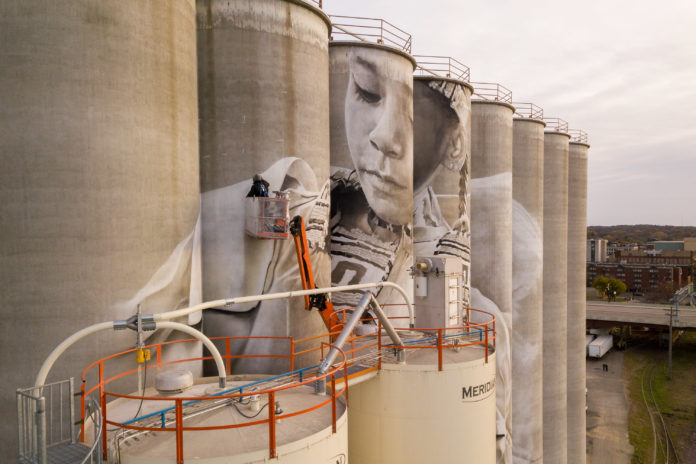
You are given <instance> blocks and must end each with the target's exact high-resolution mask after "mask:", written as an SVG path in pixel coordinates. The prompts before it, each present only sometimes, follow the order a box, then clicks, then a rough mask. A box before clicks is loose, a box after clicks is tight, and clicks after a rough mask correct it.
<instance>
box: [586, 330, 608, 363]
mask: <svg viewBox="0 0 696 464" xmlns="http://www.w3.org/2000/svg"><path fill="white" fill-rule="evenodd" d="M613 345H614V337H613V336H612V335H599V336H598V337H597V338H596V339H594V340H593V341H592V342H590V344H589V345H587V355H588V356H589V357H590V358H601V357H602V356H604V355H605V354H607V351H609V350H610V349H611V347H612V346H613Z"/></svg>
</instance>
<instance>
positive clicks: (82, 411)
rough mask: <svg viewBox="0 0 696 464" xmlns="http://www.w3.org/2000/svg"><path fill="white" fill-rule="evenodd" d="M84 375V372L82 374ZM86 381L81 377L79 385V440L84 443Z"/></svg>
mask: <svg viewBox="0 0 696 464" xmlns="http://www.w3.org/2000/svg"><path fill="white" fill-rule="evenodd" d="M83 376H84V374H83ZM86 382H87V381H86V380H84V379H82V387H80V391H81V392H82V394H81V395H80V422H81V423H80V442H82V443H84V442H85V383H86Z"/></svg>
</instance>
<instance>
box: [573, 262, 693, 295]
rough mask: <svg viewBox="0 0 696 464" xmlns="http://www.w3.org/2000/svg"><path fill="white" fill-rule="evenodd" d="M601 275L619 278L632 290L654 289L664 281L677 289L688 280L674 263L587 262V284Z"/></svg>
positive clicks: (590, 283) (589, 284)
mask: <svg viewBox="0 0 696 464" xmlns="http://www.w3.org/2000/svg"><path fill="white" fill-rule="evenodd" d="M600 276H604V277H613V278H614V279H618V280H620V281H622V282H624V283H625V284H626V286H627V287H628V290H629V291H632V292H641V291H643V292H647V291H650V290H654V289H657V288H658V287H659V286H660V284H661V283H662V282H666V283H669V284H671V285H672V289H673V290H677V289H679V288H681V287H682V286H683V285H685V284H686V282H687V281H686V279H684V278H683V275H682V268H681V267H680V266H677V265H673V264H641V263H587V286H588V287H591V286H592V282H594V280H595V278H597V277H600Z"/></svg>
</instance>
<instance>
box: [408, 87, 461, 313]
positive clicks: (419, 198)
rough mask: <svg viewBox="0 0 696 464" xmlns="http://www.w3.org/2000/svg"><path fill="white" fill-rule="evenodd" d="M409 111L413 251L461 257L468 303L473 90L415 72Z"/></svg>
mask: <svg viewBox="0 0 696 464" xmlns="http://www.w3.org/2000/svg"><path fill="white" fill-rule="evenodd" d="M413 113H414V128H413V131H414V132H413V143H414V149H413V190H414V214H413V250H414V254H415V256H432V255H450V256H456V257H458V258H461V260H462V265H463V268H464V279H465V281H464V287H465V292H464V293H463V297H464V298H463V300H464V301H463V303H464V305H468V304H469V292H468V276H469V268H470V263H471V247H470V242H471V229H470V216H469V215H470V211H469V200H470V196H471V191H470V188H471V187H470V183H471V180H470V170H471V156H470V150H471V138H470V136H469V135H470V131H471V119H470V116H471V89H470V87H468V86H467V85H464V84H462V83H460V82H456V81H451V80H444V79H437V78H430V77H424V78H421V77H417V78H415V79H414V82H413Z"/></svg>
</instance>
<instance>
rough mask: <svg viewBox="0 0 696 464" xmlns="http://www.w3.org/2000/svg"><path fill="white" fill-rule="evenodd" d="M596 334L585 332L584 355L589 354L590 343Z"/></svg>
mask: <svg viewBox="0 0 696 464" xmlns="http://www.w3.org/2000/svg"><path fill="white" fill-rule="evenodd" d="M595 337H596V335H593V334H587V335H585V356H589V355H590V343H592V341H593V340H594V339H595Z"/></svg>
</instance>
